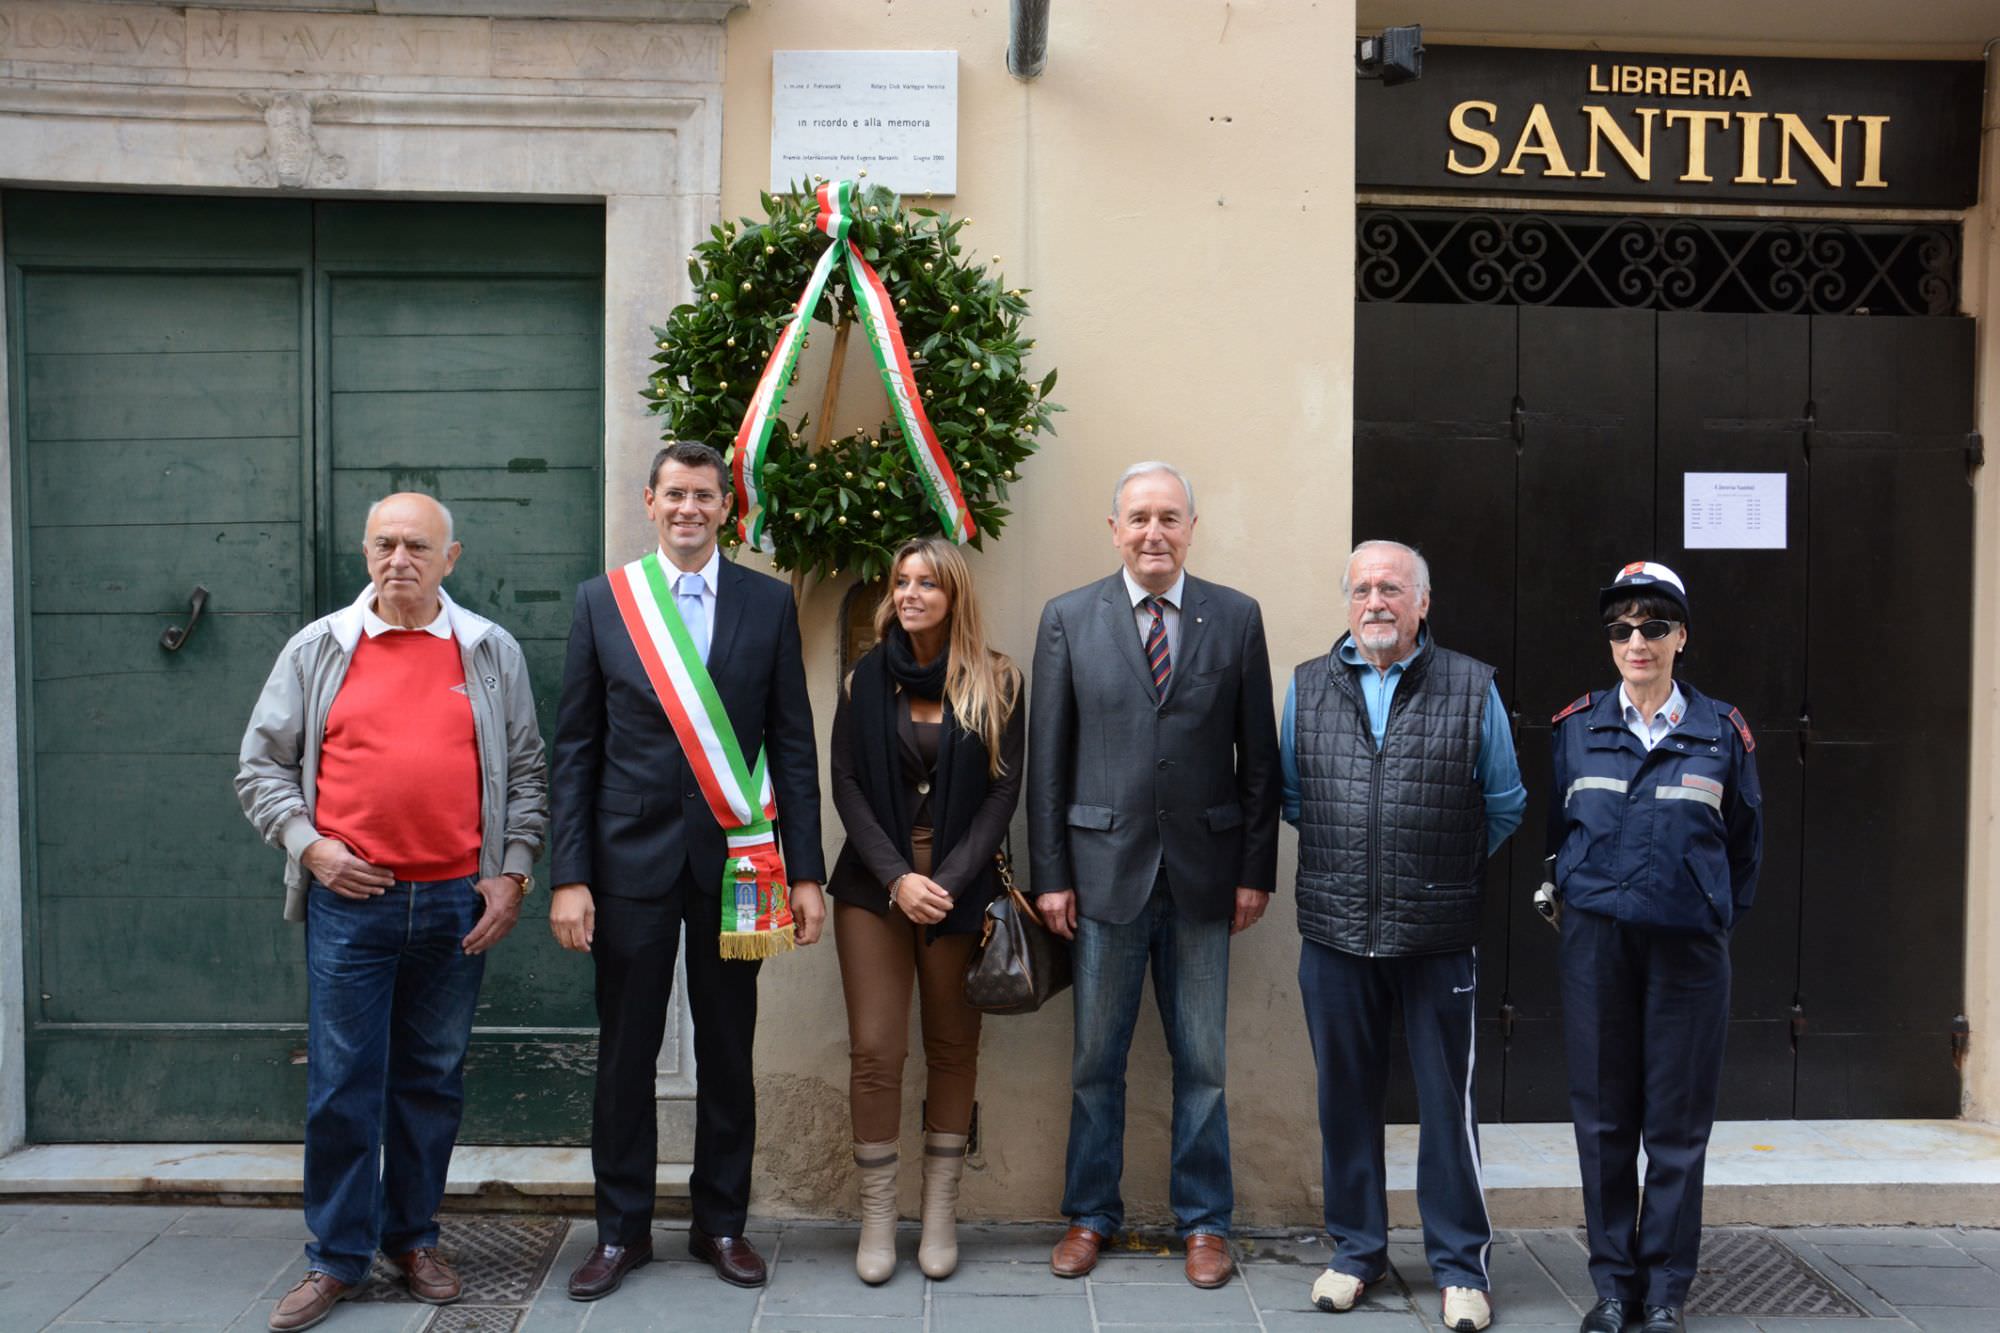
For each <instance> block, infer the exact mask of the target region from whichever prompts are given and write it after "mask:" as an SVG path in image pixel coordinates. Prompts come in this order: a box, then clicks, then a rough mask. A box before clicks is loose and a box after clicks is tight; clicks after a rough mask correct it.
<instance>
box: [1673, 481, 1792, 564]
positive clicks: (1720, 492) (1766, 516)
mask: <svg viewBox="0 0 2000 1333" xmlns="http://www.w3.org/2000/svg"><path fill="white" fill-rule="evenodd" d="M1682 476H1683V480H1684V482H1685V486H1686V489H1685V490H1684V491H1683V500H1682V519H1681V524H1682V531H1681V545H1683V546H1685V547H1686V548H1687V549H1688V550H1690V551H1704V550H1706V551H1782V550H1784V549H1785V474H1784V473H1782V472H1688V473H1683V474H1682Z"/></svg>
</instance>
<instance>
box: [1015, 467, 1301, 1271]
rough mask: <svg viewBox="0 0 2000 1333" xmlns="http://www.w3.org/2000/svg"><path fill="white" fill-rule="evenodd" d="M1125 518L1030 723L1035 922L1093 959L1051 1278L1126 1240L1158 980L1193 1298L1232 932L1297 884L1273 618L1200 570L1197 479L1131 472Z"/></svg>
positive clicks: (1207, 1238) (1217, 1158)
mask: <svg viewBox="0 0 2000 1333" xmlns="http://www.w3.org/2000/svg"><path fill="white" fill-rule="evenodd" d="M1110 522H1111V540H1112V545H1113V546H1115V547H1116V548H1117V550H1118V553H1119V556H1120V557H1121V558H1122V560H1123V561H1124V568H1123V569H1121V570H1120V571H1119V572H1118V573H1115V574H1113V575H1111V576H1110V577H1109V578H1105V579H1100V580H1098V581H1097V582H1096V583H1092V584H1089V585H1087V586H1085V587H1082V588H1078V589H1076V590H1075V591H1074V592H1068V593H1064V594H1063V595H1062V596H1060V597H1058V598H1056V599H1055V600H1053V601H1051V602H1050V603H1049V604H1048V606H1047V607H1046V608H1045V609H1044V610H1043V611H1042V625H1041V630H1040V632H1039V634H1038V635H1037V638H1036V641H1035V674H1034V703H1033V706H1032V708H1031V709H1030V712H1029V718H1028V734H1029V745H1028V792H1029V796H1028V841H1029V848H1030V853H1031V861H1032V864H1033V867H1034V877H1035V888H1036V889H1037V891H1038V897H1037V901H1036V906H1037V907H1038V908H1039V909H1040V911H1041V914H1042V917H1043V919H1044V920H1045V921H1046V922H1047V923H1048V926H1049V929H1051V930H1053V931H1055V932H1056V933H1057V934H1058V935H1061V936H1063V937H1064V938H1066V939H1071V940H1073V941H1074V942H1075V943H1074V957H1075V963H1076V1047H1075V1053H1074V1055H1073V1057H1072V1060H1071V1065H1070V1083H1071V1086H1072V1089H1073V1092H1072V1098H1071V1102H1070V1124H1069V1154H1068V1161H1067V1166H1066V1173H1065V1188H1064V1191H1063V1205H1062V1208H1063V1213H1064V1214H1065V1215H1066V1216H1067V1217H1068V1218H1069V1220H1070V1227H1069V1230H1068V1232H1067V1233H1065V1234H1064V1236H1063V1238H1062V1240H1061V1241H1059V1242H1058V1243H1057V1244H1056V1247H1055V1250H1054V1252H1053V1253H1052V1254H1051V1255H1050V1260H1049V1267H1050V1269H1051V1270H1052V1271H1053V1272H1054V1273H1055V1274H1056V1276H1057V1277H1081V1276H1082V1275H1083V1274H1085V1273H1087V1272H1089V1271H1090V1270H1091V1268H1093V1267H1094V1266H1095V1265H1096V1263H1097V1255H1098V1251H1099V1250H1100V1249H1101V1248H1102V1247H1103V1246H1104V1244H1105V1243H1106V1242H1107V1241H1109V1240H1110V1239H1111V1238H1112V1237H1113V1236H1114V1235H1116V1234H1117V1232H1118V1230H1119V1228H1120V1227H1121V1226H1122V1225H1123V1224H1124V1205H1123V1203H1122V1201H1121V1199H1120V1197H1119V1181H1120V1177H1121V1176H1122V1175H1123V1172H1124V1163H1125V1148H1124V1140H1125V1058H1126V1054H1127V1052H1128V1051H1129V1050H1130V1048H1131V1045H1132V1029H1133V1025H1134V1024H1135V1023H1136V1022H1137V1021H1138V1017H1139V999H1140V994H1141V991H1142V989H1143V987H1144V985H1145V979H1146V972H1147V969H1148V966H1149V965H1150V967H1151V969H1152V973H1153V985H1154V990H1155V992H1156V998H1157V999H1158V1002H1159V1007H1160V1022H1161V1024H1162V1026H1163V1027H1164V1028H1165V1029H1166V1038H1167V1048H1168V1050H1169V1052H1170V1053H1171V1054H1172V1056H1173V1062H1174V1117H1173V1168H1172V1169H1173V1177H1172V1181H1171V1188H1170V1197H1171V1200H1172V1203H1173V1209H1174V1219H1175V1223H1176V1225H1177V1227H1178V1229H1179V1231H1180V1233H1181V1236H1182V1238H1183V1239H1184V1241H1185V1242H1186V1246H1187V1276H1188V1281H1190V1282H1192V1283H1194V1284H1195V1285H1196V1286H1198V1287H1219V1286H1221V1285H1222V1284H1223V1283H1225V1282H1227V1281H1228V1280H1229V1277H1230V1274H1231V1273H1232V1272H1233V1271H1234V1267H1233V1265H1232V1263H1231V1261H1230V1258H1229V1247H1228V1241H1227V1237H1228V1235H1229V1223H1230V1214H1231V1211H1232V1210H1233V1208H1234V1206H1235V1194H1234V1189H1233V1187H1232V1185H1231V1183H1230V1174H1229V1115H1228V1110H1227V1107H1226V1105H1225V1102H1224V1098H1223V1082H1224V1074H1225V1069H1226V1061H1225V1058H1224V1035H1225V1027H1226V1024H1225V1019H1226V1016H1227V1001H1228V993H1229V937H1230V936H1231V935H1233V934H1235V933H1236V932H1237V931H1239V930H1243V929H1244V928H1246V927H1248V926H1251V925H1254V924H1255V923H1256V922H1257V920H1258V918H1259V917H1261V916H1263V914H1264V908H1265V905H1266V904H1267V903H1269V901H1270V898H1271V890H1272V887H1273V885H1274V883H1275V881H1276V879H1277V861H1278V737H1277V727H1276V724H1275V722H1274V720H1273V715H1272V708H1271V663H1270V654H1269V652H1268V651H1267V650H1266V648H1265V646H1264V622H1263V617H1262V614H1261V613H1260V612H1259V611H1258V609H1257V603H1256V602H1254V601H1252V600H1251V599H1250V598H1248V597H1245V596H1244V595H1243V594H1242V593H1239V592H1236V591H1235V590H1233V589H1230V588H1225V587H1222V586H1220V585H1219V584H1214V583H1207V582H1204V581H1203V580H1201V579H1197V578H1191V577H1189V576H1188V575H1187V574H1186V573H1185V572H1184V570H1183V566H1184V565H1185V564H1186V562H1187V552H1188V545H1189V543H1190V542H1191V541H1192V540H1193V538H1194V527H1195V507H1194V490H1193V487H1191V486H1190V485H1189V484H1188V480H1187V478H1186V477H1185V476H1184V475H1182V473H1181V472H1180V470H1179V469H1178V468H1175V467H1173V466H1171V465H1169V464H1167V463H1138V464H1134V465H1133V466H1132V467H1130V468H1127V469H1126V471H1125V475H1124V476H1122V477H1120V478H1119V479H1118V486H1117V488H1116V489H1115V490H1114V491H1113V492H1112V497H1111V519H1110Z"/></svg>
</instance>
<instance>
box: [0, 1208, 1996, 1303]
mask: <svg viewBox="0 0 2000 1333" xmlns="http://www.w3.org/2000/svg"><path fill="white" fill-rule="evenodd" d="M751 1235H752V1238H753V1239H754V1240H755V1241H756V1242H757V1244H758V1247H759V1249H760V1250H761V1251H762V1252H763V1253H764V1255H765V1257H766V1258H767V1259H768V1260H770V1262H771V1282H770V1285H769V1286H767V1287H765V1288H763V1289H762V1290H759V1291H742V1290H738V1289H736V1288H733V1287H729V1286H725V1285H724V1284H723V1283H721V1282H719V1281H717V1280H716V1279H715V1277H714V1276H713V1275H712V1274H711V1273H710V1271H709V1270H708V1269H707V1268H706V1267H705V1266H703V1265H701V1264H698V1263H696V1262H694V1261H693V1260H691V1259H689V1258H688V1257H687V1251H686V1239H685V1233H684V1231H683V1230H682V1228H681V1226H680V1225H678V1224H672V1223H666V1224H662V1225H661V1226H660V1227H658V1228H657V1229H656V1232H655V1236H654V1247H655V1253H656V1254H657V1255H658V1256H659V1259H658V1260H657V1261H656V1262H655V1263H653V1264H652V1265H650V1266H648V1267H646V1268H642V1269H640V1270H638V1271H637V1272H635V1273H634V1274H633V1275H632V1276H631V1277H630V1278H628V1279H627V1281H626V1283H625V1286H624V1288H623V1289H622V1290H620V1291H619V1292H617V1293H616V1294H614V1295H612V1296H610V1297H608V1298H606V1299H605V1300H602V1301H598V1302H596V1303H594V1304H590V1305H579V1304H576V1303H574V1302H572V1301H570V1300H569V1299H567V1298H566V1297H565V1295H564V1293H563V1282H564V1279H565V1277H566V1276H567V1274H568V1273H569V1270H570V1269H571V1268H572V1267H574V1266H575V1264H576V1263H577V1262H578V1261H579V1260H580V1259H581V1257H582V1256H583V1254H584V1253H585V1252H586V1251H587V1250H588V1249H589V1247H590V1244H591V1243H592V1241H593V1239H594V1228H593V1227H592V1225H591V1224H590V1222H589V1221H588V1220H587V1219H564V1218H550V1217H541V1218H534V1217H498V1216H493V1215H482V1214H472V1215H454V1216H452V1217H449V1218H447V1220H446V1235H445V1238H444V1242H443V1248H444V1250H445V1252H446V1254H447V1256H448V1257H454V1258H455V1259H456V1260H457V1261H458V1263H459V1265H460V1268H461V1271H463V1272H464V1274H465V1277H466V1280H467V1289H468V1290H467V1297H466V1300H465V1301H464V1302H462V1303H461V1304H459V1305H456V1306H451V1307H447V1308H445V1309H441V1310H440V1309H433V1308H431V1307H429V1306H422V1305H416V1304H413V1303H411V1302H410V1301H409V1299H408V1297H407V1296H406V1295H404V1294H403V1293H402V1292H401V1291H400V1290H399V1289H397V1288H396V1287H394V1286H393V1285H392V1284H390V1283H388V1282H386V1281H377V1282H375V1283H371V1284H370V1285H369V1286H368V1287H366V1288H364V1289H363V1292H362V1293H361V1299H358V1300H355V1301H352V1302H350V1303H347V1304H344V1305H342V1306H340V1307H339V1308H338V1309H337V1310H336V1311H335V1312H334V1314H333V1317H332V1318H330V1319H329V1320H327V1322H326V1323H325V1324H324V1325H322V1327H323V1328H325V1329H328V1330H333V1331H335V1333H472V1331H475V1330H477V1331H484V1330H500V1331H502V1333H584V1331H585V1330H588V1333H640V1331H641V1330H674V1331H676V1333H681V1331H690V1333H734V1331H735V1330H745V1331H747V1333H933V1331H935V1333H961V1331H963V1333H1096V1331H1097V1330H1100V1329H1101V1330H1105V1331H1106V1333H1112V1331H1113V1330H1122V1331H1123V1333H1138V1331H1139V1330H1145V1329H1198V1330H1238V1331H1247V1330H1264V1331H1265V1333H1294V1331H1296V1330H1305V1329H1318V1330H1323V1333H1417V1331H1418V1330H1425V1329H1436V1328H1437V1327H1438V1322H1437V1320H1438V1293H1437V1289H1436V1288H1435V1287H1434V1286H1433V1285H1432V1284H1431V1280H1430V1275H1429V1272H1428V1271H1427V1269H1426V1267H1425V1265H1424V1258H1423V1244H1422V1238H1421V1236H1419V1235H1418V1234H1416V1233H1414V1232H1397V1233H1396V1235H1395V1237H1394V1243H1393V1245H1392V1258H1393V1260H1394V1263H1395V1269H1396V1276H1395V1279H1394V1280H1393V1281H1390V1282H1386V1283H1383V1284H1380V1285H1378V1286H1377V1287H1375V1288H1373V1289H1371V1290H1370V1291H1369V1293H1368V1296H1367V1299H1366V1300H1365V1301H1364V1303H1363V1304H1362V1305H1361V1306H1360V1307H1359V1308H1357V1309H1356V1310H1355V1311H1353V1312H1352V1313H1349V1314H1344V1315H1326V1314H1321V1313H1319V1312H1318V1311H1316V1310H1314V1309H1313V1308H1312V1306H1311V1302H1310V1300H1309V1298H1308V1293H1309V1291H1310V1288H1311V1286H1312V1281H1313V1279H1314V1277H1316V1276H1317V1275H1318V1273H1319V1271H1320V1269H1321V1267H1322V1266H1323V1265H1324V1263H1325V1261H1326V1247H1325V1245H1324V1243H1323V1242H1322V1241H1321V1240H1319V1239H1318V1238H1314V1237H1302V1236H1268V1235H1265V1236H1243V1237H1239V1238H1237V1240H1236V1241H1235V1246H1236V1253H1237V1258H1238V1261H1239V1263H1240V1265H1241V1267H1240V1275H1239V1276H1238V1278H1237V1279H1236V1280H1235V1281H1233V1282H1231V1283H1230V1284H1229V1285H1228V1286H1226V1287H1224V1288H1222V1289H1220V1290H1217V1291H1198V1290H1196V1289H1195V1288H1193V1287H1190V1286H1189V1285H1188V1284H1187V1282H1186V1281H1185V1280H1184V1279H1183V1278H1182V1276H1181V1267H1180V1254H1179V1250H1178V1247H1176V1246H1173V1245H1172V1244H1171V1243H1170V1242H1169V1240H1168V1239H1165V1238H1162V1239H1153V1240H1151V1241H1149V1240H1147V1239H1132V1238H1128V1239H1127V1240H1126V1241H1125V1243H1124V1244H1122V1245H1121V1246H1120V1247H1119V1248H1117V1249H1115V1250H1113V1251H1110V1252H1108V1253H1107V1255H1106V1257H1105V1259H1104V1260H1103V1261H1102V1262H1101V1263H1100V1264H1099V1266H1098V1269H1097V1271H1096V1272H1095V1273H1094V1274H1092V1275H1091V1276H1090V1277H1088V1278H1086V1279H1083V1280H1081V1281H1075V1282H1064V1281H1060V1280H1058V1279H1056V1278H1054V1277H1051V1276H1050V1275H1049V1272H1048V1248H1049V1245H1050V1244H1051V1243H1052V1242H1053V1240H1054V1239H1055V1235H1056V1232H1055V1229H1054V1228H1051V1227H1043V1226H1036V1227H1030V1226H1003V1227H965V1228H962V1229H961V1233H960V1235H961V1242H960V1259H961V1262H960V1265H959V1269H958V1272H957V1273H956V1274H954V1275H953V1276H952V1277H951V1278H950V1279H948V1280H947V1281H944V1282H928V1281H925V1280H924V1278H923V1277H922V1276H921V1275H920V1274H919V1273H918V1272H917V1269H916V1264H915V1258H914V1255H915V1249H916V1228H915V1227H914V1225H910V1224H906V1225H905V1226H904V1228H903V1232H902V1235H901V1237H900V1243H899V1248H900V1250H901V1252H902V1257H903V1263H902V1266H901V1267H900V1268H899V1269H898V1270H897V1272H896V1275H895V1277H894V1278H892V1279H891V1280H890V1281H889V1282H887V1283H885V1284H884V1285H882V1286H880V1287H867V1286H863V1285H862V1284H861V1283H860V1282H859V1281H857V1280H856V1279H855V1277H854V1270H853V1266H852V1265H853V1231H852V1229H851V1228H850V1227H846V1226H840V1225H833V1224H825V1223H785V1224H778V1223H770V1224H760V1225H757V1226H755V1227H754V1228H753V1229H752V1232H751ZM304 1240H305V1227H304V1224H303V1222H302V1221H301V1219H300V1217H299V1215H298V1213H297V1212H296V1211H292V1210H277V1209H263V1208H185V1207H179V1206H140V1205H115V1204H113V1205H75V1204H63V1203H51V1204H13V1205H4V1206H0V1333H17V1331H25V1330H32V1329H42V1328H55V1329H73V1328H75V1329H81V1328H98V1329H126V1330H137V1329H148V1330H153V1329H158V1330H174V1331H175V1333H196V1331H197V1330H201V1331H206V1330H225V1329H226V1330H256V1329H261V1328H263V1327H264V1323H265V1320H266V1319H267V1318H268V1317H269V1315H270V1312H271V1307H272V1304H273V1302H275V1301H276V1299H277V1297H278V1296H279V1295H280V1294H282V1293H283V1292H284V1291H285V1290H287V1289H288V1288H289V1287H290V1286H291V1285H292V1284H293V1283H294V1282H295V1281H297V1280H298V1277H299V1274H300V1273H301V1272H303V1271H304V1267H305V1263H304V1260H303V1258H302V1257H301V1255H300V1249H299V1247H300V1245H301V1244H302V1243H303V1242H304ZM1492 1271H1493V1288H1494V1291H1493V1296H1494V1306H1495V1311H1496V1318H1495V1327H1496V1328H1501V1329H1519V1330H1523V1333H1526V1331H1527V1330H1556V1329H1563V1330H1573V1329H1574V1328H1575V1327H1576V1324H1577V1320H1578V1317H1579V1315H1580V1312H1581V1311H1582V1310H1583V1309H1584V1308H1586V1307H1587V1306H1588V1305H1589V1303H1590V1301H1591V1293H1590V1288H1589V1282H1588V1279H1587V1278H1586V1276H1585V1272H1584V1253H1583V1249H1582V1247H1581V1245H1580V1243H1579V1239H1578V1236H1577V1234H1576V1233H1575V1232H1571V1231H1508V1232H1502V1233H1501V1234H1500V1236H1499V1237H1498V1238H1497V1240H1496V1243H1495V1245H1494V1247H1493V1261H1492ZM1691 1308H1692V1309H1694V1310H1697V1311H1707V1313H1701V1314H1698V1315H1697V1316H1696V1317H1694V1318H1691V1319H1690V1320H1689V1325H1688V1326H1689V1328H1690V1329H1693V1330H1701V1331H1703V1333H1725V1331H1727V1333H1877V1330H1881V1331H1882V1333H1887V1331H1888V1330H1905V1329H1921V1330H1928V1331H1929V1333H1973V1331H1974V1330H1977V1333H1996V1330H2000V1231H1980V1230H1972V1229H1954V1228H1935V1229H1919V1228H1829V1227H1804V1228H1797V1229H1787V1230H1768V1231H1767V1230H1759V1229H1749V1228H1746V1229H1727V1230H1718V1231H1713V1232H1711V1233H1709V1237H1708V1243H1707V1245H1706V1247H1705V1249H1704V1257H1703V1275H1702V1278H1701V1280H1700V1281H1699V1282H1697V1284H1696V1288H1695V1292H1694V1294H1693V1296H1692V1297H1691Z"/></svg>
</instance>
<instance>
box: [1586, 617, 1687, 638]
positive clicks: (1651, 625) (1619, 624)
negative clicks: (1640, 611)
mask: <svg viewBox="0 0 2000 1333" xmlns="http://www.w3.org/2000/svg"><path fill="white" fill-rule="evenodd" d="M1680 627H1681V625H1680V622H1679V621H1678V620H1648V621H1644V622H1642V623H1640V624H1637V625H1634V624H1633V623H1632V622H1631V621H1629V620H1614V621H1611V622H1610V623H1608V624H1607V625H1605V627H1604V637H1605V638H1607V639H1609V640H1611V642H1613V643H1623V642H1625V640H1627V639H1629V638H1631V637H1632V631H1633V630H1638V631H1639V633H1641V634H1643V635H1644V636H1645V637H1647V638H1649V639H1664V638H1666V637H1667V636H1668V635H1669V634H1672V633H1673V632H1674V631H1675V630H1677V629H1679V628H1680Z"/></svg>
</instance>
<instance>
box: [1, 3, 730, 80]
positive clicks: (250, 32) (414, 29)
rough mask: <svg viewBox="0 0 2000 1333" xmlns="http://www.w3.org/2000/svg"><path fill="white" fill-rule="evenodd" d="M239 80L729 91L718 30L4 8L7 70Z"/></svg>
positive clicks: (168, 9)
mask: <svg viewBox="0 0 2000 1333" xmlns="http://www.w3.org/2000/svg"><path fill="white" fill-rule="evenodd" d="M6 61H30V62H36V63H43V64H66V65H109V66H117V67H124V68H151V69H186V70H189V71H200V70H214V71H220V72H225V73H234V74H274V75H309V76H335V77H338V76H342V75H351V76H388V77H391V78H395V77H412V78H471V79H488V78H511V79H565V80H607V81H618V82H636V83H707V84H713V83H719V82H720V81H721V79H722V34H721V31H720V29H719V28H717V27H716V26H715V25H712V24H696V23H611V22H553V21H547V20H541V21H533V22H530V21H526V20H511V19H488V18H451V17H420V16H414V15H385V14H358V13H338V12H333V13H313V12H308V11H304V10H297V11H290V12H281V11H266V10H249V9H201V8H188V9H186V10H182V9H180V8H177V7H172V6H169V5H165V4H162V5H157V6H156V5H143V4H98V3H91V2H90V0H76V2H75V3H65V2H64V0H0V62H6Z"/></svg>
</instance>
